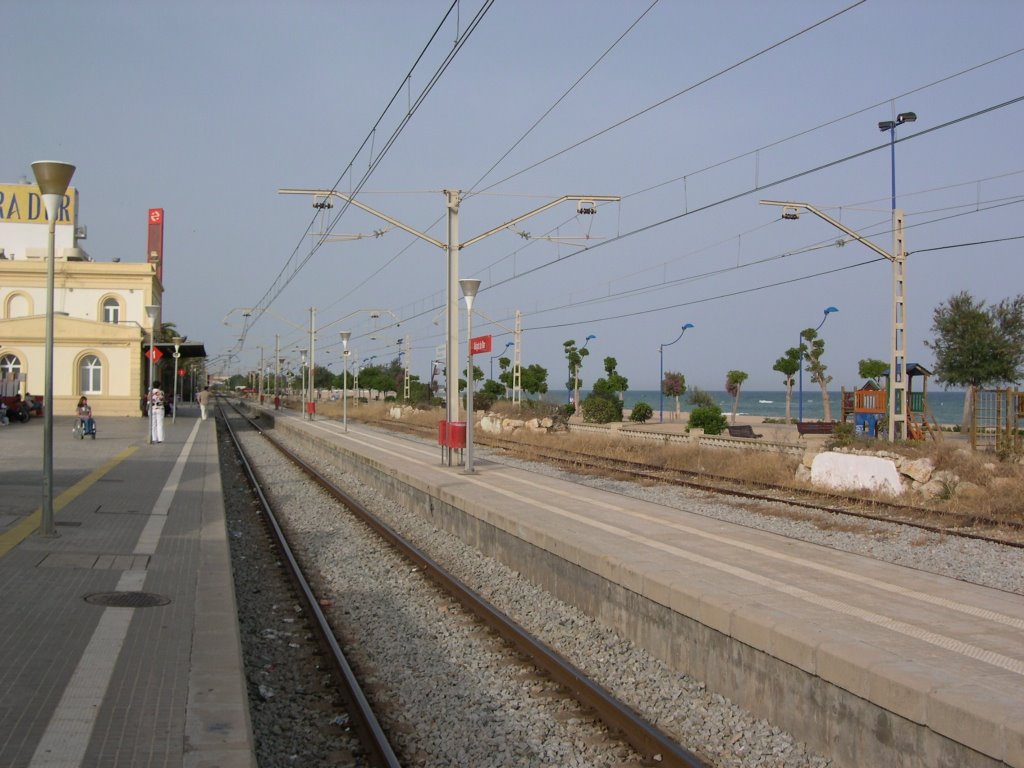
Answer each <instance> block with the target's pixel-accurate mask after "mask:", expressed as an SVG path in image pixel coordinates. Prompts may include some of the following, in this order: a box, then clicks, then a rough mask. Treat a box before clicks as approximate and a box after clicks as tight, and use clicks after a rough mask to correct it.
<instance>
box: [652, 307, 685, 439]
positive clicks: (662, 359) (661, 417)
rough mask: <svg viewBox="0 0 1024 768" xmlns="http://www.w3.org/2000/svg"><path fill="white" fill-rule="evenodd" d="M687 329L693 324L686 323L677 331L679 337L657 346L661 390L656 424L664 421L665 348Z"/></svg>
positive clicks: (681, 336) (677, 339)
mask: <svg viewBox="0 0 1024 768" xmlns="http://www.w3.org/2000/svg"><path fill="white" fill-rule="evenodd" d="M687 328H693V323H687V324H686V325H684V326H682V327H681V328H680V330H679V335H678V336H676V337H675V339H674V340H672V341H670V342H669V343H668V344H661V345H659V346H658V359H659V361H660V365H659V371H660V372H659V374H658V388H659V389H660V390H661V395H660V399H659V400H658V423H659V424H661V423H663V422H664V421H665V347H671V346H672V345H673V344H675V343H676V342H677V341H679V340H680V339H681V338H683V334H684V333H686V329H687ZM678 402H679V401H678V400H677V401H676V407H677V408H678V407H679V406H678Z"/></svg>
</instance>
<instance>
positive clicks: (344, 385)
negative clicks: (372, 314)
mask: <svg viewBox="0 0 1024 768" xmlns="http://www.w3.org/2000/svg"><path fill="white" fill-rule="evenodd" d="M338 335H339V336H341V346H342V347H343V348H344V350H345V351H344V352H342V353H341V356H342V358H343V360H344V368H343V369H342V370H343V373H342V375H341V423H342V424H343V425H344V426H343V429H344V431H345V432H348V355H349V352H348V340H349V339H350V338H352V332H351V331H341V332H339V333H338Z"/></svg>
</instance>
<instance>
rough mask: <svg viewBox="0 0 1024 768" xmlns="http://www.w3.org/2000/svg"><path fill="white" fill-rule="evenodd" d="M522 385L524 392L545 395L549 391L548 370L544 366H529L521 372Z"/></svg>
mask: <svg viewBox="0 0 1024 768" xmlns="http://www.w3.org/2000/svg"><path fill="white" fill-rule="evenodd" d="M520 379H521V381H520V384H521V385H522V387H523V391H524V392H529V393H530V394H531V395H543V394H544V393H546V392H547V391H548V369H547V368H544V367H543V366H540V365H537V364H536V363H534V364H533V365H528V366H527V367H526V368H523V369H522V371H520Z"/></svg>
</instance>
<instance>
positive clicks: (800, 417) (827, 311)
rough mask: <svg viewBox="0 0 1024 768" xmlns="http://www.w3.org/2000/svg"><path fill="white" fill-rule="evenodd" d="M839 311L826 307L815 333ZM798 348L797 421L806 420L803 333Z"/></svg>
mask: <svg viewBox="0 0 1024 768" xmlns="http://www.w3.org/2000/svg"><path fill="white" fill-rule="evenodd" d="M838 311H839V310H838V309H836V308H835V307H825V316H824V317H823V318H821V322H820V323H818V327H817V328H815V329H814V331H815V333H817V332H818V331H819V330H821V326H823V325H824V324H825V321H826V320H828V316H829V315H831V314H832V313H833V312H838ZM797 350H798V351H799V352H800V404H799V406H798V411H799V415H798V416H797V421H803V420H804V337H803V334H802V333H801V335H800V343H799V344H798V345H797Z"/></svg>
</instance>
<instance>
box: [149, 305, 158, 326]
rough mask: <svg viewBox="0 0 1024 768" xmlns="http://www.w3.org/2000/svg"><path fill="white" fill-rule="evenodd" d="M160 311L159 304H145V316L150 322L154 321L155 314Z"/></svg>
mask: <svg viewBox="0 0 1024 768" xmlns="http://www.w3.org/2000/svg"><path fill="white" fill-rule="evenodd" d="M159 311H160V305H159V304H147V305H146V315H147V316H148V317H149V320H150V322H152V321H154V320H156V316H157V313H158V312H159Z"/></svg>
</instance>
